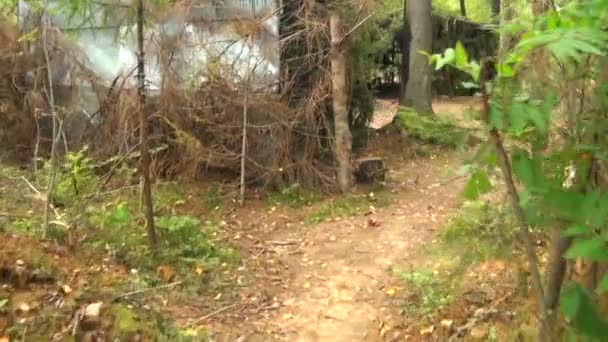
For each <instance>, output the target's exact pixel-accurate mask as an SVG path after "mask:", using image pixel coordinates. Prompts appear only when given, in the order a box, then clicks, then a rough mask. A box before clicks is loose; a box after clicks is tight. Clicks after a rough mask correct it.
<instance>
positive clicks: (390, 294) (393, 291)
mask: <svg viewBox="0 0 608 342" xmlns="http://www.w3.org/2000/svg"><path fill="white" fill-rule="evenodd" d="M396 293H397V290H395V289H394V288H390V289H388V290H386V294H387V295H389V296H391V297H392V296H394V295H395V294H396Z"/></svg>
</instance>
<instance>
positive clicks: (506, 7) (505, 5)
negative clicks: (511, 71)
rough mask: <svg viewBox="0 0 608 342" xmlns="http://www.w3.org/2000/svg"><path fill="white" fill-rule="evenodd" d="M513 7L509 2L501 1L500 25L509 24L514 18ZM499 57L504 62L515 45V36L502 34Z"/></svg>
mask: <svg viewBox="0 0 608 342" xmlns="http://www.w3.org/2000/svg"><path fill="white" fill-rule="evenodd" d="M512 6H513V5H512V4H511V3H510V2H509V1H504V0H503V1H500V16H499V17H500V25H506V24H508V23H509V22H510V21H511V19H513V17H514V10H513V7H512ZM499 39H500V40H499V47H498V57H499V59H500V60H501V61H504V59H505V57H506V56H507V52H508V51H509V50H510V49H511V45H513V36H512V35H510V34H508V33H502V34H501V35H500V38H499Z"/></svg>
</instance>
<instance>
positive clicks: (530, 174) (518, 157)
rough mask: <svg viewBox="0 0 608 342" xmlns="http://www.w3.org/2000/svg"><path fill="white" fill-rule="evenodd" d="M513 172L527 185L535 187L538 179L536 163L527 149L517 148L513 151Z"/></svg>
mask: <svg viewBox="0 0 608 342" xmlns="http://www.w3.org/2000/svg"><path fill="white" fill-rule="evenodd" d="M513 172H514V173H515V176H517V178H518V179H519V180H521V182H522V183H524V185H525V186H526V187H528V188H532V187H534V185H535V180H536V177H535V172H534V164H533V163H532V160H531V159H530V158H529V157H528V153H527V152H526V151H523V150H517V151H515V152H513Z"/></svg>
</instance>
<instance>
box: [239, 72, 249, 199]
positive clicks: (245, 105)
mask: <svg viewBox="0 0 608 342" xmlns="http://www.w3.org/2000/svg"><path fill="white" fill-rule="evenodd" d="M245 82H246V84H245V100H244V101H243V140H242V145H241V194H240V195H241V196H240V202H241V205H243V204H244V203H245V165H246V163H245V161H246V158H247V110H248V107H249V75H247V80H246V81H245Z"/></svg>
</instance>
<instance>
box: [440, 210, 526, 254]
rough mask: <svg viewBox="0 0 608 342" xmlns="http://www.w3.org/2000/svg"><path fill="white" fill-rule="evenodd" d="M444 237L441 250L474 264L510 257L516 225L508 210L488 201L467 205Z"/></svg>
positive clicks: (442, 233) (450, 225)
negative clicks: (475, 262)
mask: <svg viewBox="0 0 608 342" xmlns="http://www.w3.org/2000/svg"><path fill="white" fill-rule="evenodd" d="M440 236H441V242H442V244H441V247H439V249H441V250H442V252H443V253H445V252H446V251H447V252H449V251H452V250H453V251H455V252H456V253H454V254H457V255H459V257H460V258H461V259H462V261H463V262H466V263H467V264H470V263H471V262H474V261H484V260H488V259H494V258H505V257H509V256H510V255H511V253H512V247H513V241H514V238H515V225H514V223H513V217H512V214H511V212H510V211H509V210H508V209H507V208H504V207H499V206H496V205H490V204H489V203H485V202H466V203H465V205H464V206H463V208H462V209H461V210H460V211H459V212H458V214H456V216H454V217H453V218H452V220H451V222H450V224H449V226H448V227H447V228H446V229H445V230H443V231H442V232H441V235H440ZM463 251H464V252H463Z"/></svg>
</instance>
